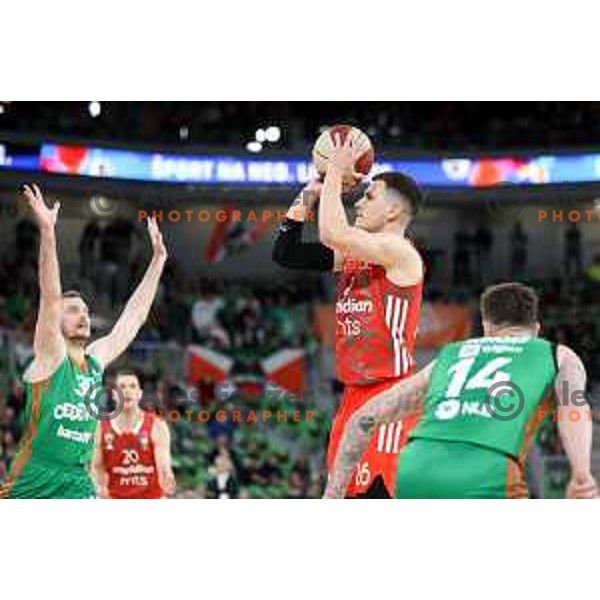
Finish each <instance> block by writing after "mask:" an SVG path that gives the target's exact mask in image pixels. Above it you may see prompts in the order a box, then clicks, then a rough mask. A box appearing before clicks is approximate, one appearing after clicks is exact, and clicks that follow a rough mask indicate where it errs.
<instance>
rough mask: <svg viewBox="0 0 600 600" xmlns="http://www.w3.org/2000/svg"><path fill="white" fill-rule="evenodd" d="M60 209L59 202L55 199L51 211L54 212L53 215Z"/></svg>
mask: <svg viewBox="0 0 600 600" xmlns="http://www.w3.org/2000/svg"><path fill="white" fill-rule="evenodd" d="M59 210H60V202H58V201H56V202H55V203H54V206H53V207H52V212H53V213H54V215H55V216H56V215H58V211H59Z"/></svg>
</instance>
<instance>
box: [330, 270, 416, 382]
mask: <svg viewBox="0 0 600 600" xmlns="http://www.w3.org/2000/svg"><path fill="white" fill-rule="evenodd" d="M422 291H423V280H421V281H420V282H419V283H417V284H415V285H412V286H407V287H400V286H397V285H395V284H394V283H392V282H391V281H390V280H389V279H388V278H387V277H386V272H385V268H384V267H383V266H381V265H374V264H367V263H363V262H358V261H356V260H352V259H346V260H344V264H343V266H342V271H341V273H340V276H339V280H338V290H337V299H336V307H335V313H336V357H337V376H338V379H339V380H340V381H342V382H343V383H345V384H346V385H364V384H368V383H374V382H378V381H383V380H385V379H402V378H405V377H407V376H408V375H410V374H411V373H412V372H413V370H414V367H415V364H416V363H415V359H414V357H413V352H414V347H415V338H416V334H417V326H418V324H419V313H420V310H421V295H422Z"/></svg>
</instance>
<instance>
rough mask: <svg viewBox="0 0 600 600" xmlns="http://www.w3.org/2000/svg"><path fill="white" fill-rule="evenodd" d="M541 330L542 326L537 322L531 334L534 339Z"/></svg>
mask: <svg viewBox="0 0 600 600" xmlns="http://www.w3.org/2000/svg"><path fill="white" fill-rule="evenodd" d="M541 328H542V326H541V325H540V324H539V322H536V324H535V325H534V327H533V334H534V336H535V337H538V335H540V329H541Z"/></svg>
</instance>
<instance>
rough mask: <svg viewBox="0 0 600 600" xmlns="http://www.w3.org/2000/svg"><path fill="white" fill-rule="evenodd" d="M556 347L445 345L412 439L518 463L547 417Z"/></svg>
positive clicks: (530, 341) (526, 341)
mask: <svg viewBox="0 0 600 600" xmlns="http://www.w3.org/2000/svg"><path fill="white" fill-rule="evenodd" d="M555 356H556V347H555V346H554V345H553V344H551V343H550V342H548V341H547V340H544V339H540V338H532V337H501V338H500V337H483V338H477V339H472V340H467V341H464V342H458V343H453V344H449V345H447V346H446V347H445V348H444V349H443V350H442V351H441V352H440V354H439V355H438V357H437V359H436V362H435V366H434V369H433V372H432V376H431V381H430V385H429V391H428V393H427V396H426V398H425V402H424V413H423V417H422V419H421V421H420V423H419V425H418V426H417V427H416V428H415V430H414V431H413V433H412V435H411V438H427V439H435V440H445V441H456V442H467V443H471V444H475V445H479V446H483V447H486V448H490V449H492V450H497V451H499V452H502V453H504V454H508V455H511V456H514V457H515V458H521V456H522V454H523V453H524V452H526V451H527V447H528V445H529V443H530V441H531V438H532V437H533V434H534V433H535V430H536V429H537V425H538V424H539V423H540V422H541V421H542V420H543V418H544V417H545V416H547V414H549V402H550V401H551V398H552V397H553V396H552V394H553V391H554V380H555V378H556V374H557V367H556V358H555Z"/></svg>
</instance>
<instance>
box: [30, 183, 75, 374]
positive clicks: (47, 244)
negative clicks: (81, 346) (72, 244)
mask: <svg viewBox="0 0 600 600" xmlns="http://www.w3.org/2000/svg"><path fill="white" fill-rule="evenodd" d="M23 195H24V196H25V199H26V200H27V202H28V204H29V207H30V209H31V211H32V212H33V216H34V218H35V221H36V224H37V226H38V228H39V231H40V254H39V285H40V305H39V312H38V317H37V322H36V326H35V336H34V341H33V353H34V359H33V362H32V363H31V365H30V366H29V368H28V369H27V372H26V373H25V378H26V379H27V380H29V381H40V380H44V379H46V378H48V377H50V375H52V373H53V372H54V371H55V370H56V369H57V368H58V366H59V365H60V363H61V362H62V360H63V359H64V358H65V356H66V352H67V349H66V344H65V340H64V338H63V335H62V332H61V312H62V289H61V283H60V268H59V265H58V253H57V247H56V220H57V217H58V211H59V209H60V204H59V203H58V202H55V203H54V205H53V206H52V208H48V206H47V205H46V202H45V201H44V197H43V196H42V193H41V191H40V189H39V188H38V186H37V185H32V186H24V191H23Z"/></svg>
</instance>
